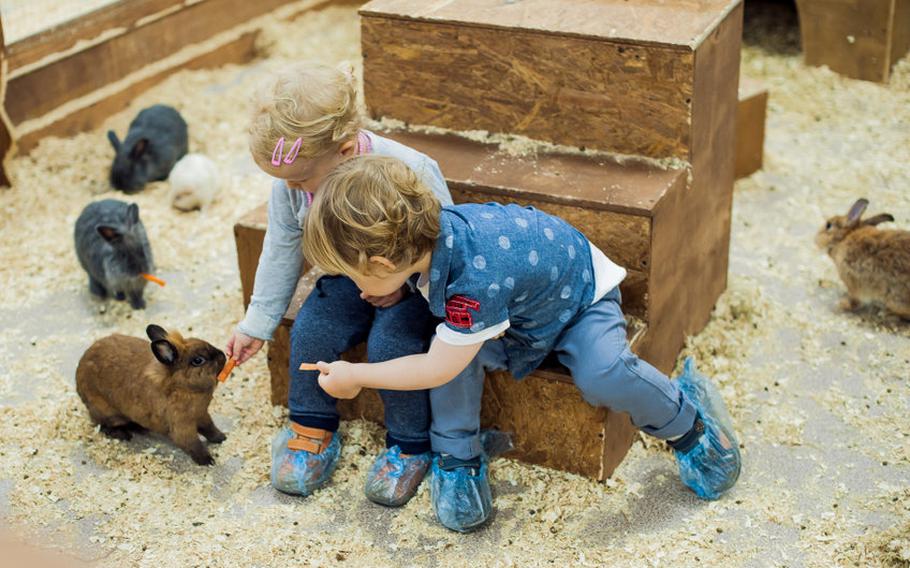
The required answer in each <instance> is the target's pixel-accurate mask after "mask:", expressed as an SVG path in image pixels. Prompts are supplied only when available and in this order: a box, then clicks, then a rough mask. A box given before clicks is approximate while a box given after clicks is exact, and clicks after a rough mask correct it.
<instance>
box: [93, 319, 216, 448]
mask: <svg viewBox="0 0 910 568" xmlns="http://www.w3.org/2000/svg"><path fill="white" fill-rule="evenodd" d="M146 333H147V334H148V336H149V339H151V341H152V342H151V345H150V344H149V342H148V341H146V340H144V339H140V338H138V337H129V336H126V335H120V334H114V335H109V336H107V337H105V338H103V339H99V340H98V341H96V342H95V343H93V344H92V346H91V347H89V348H88V350H86V352H85V353H84V354H83V355H82V359H80V360H79V366H78V367H77V368H76V392H78V393H79V397H80V398H81V399H82V402H84V403H85V405H86V406H87V407H88V412H89V415H90V416H91V418H92V421H94V422H96V423H98V424H100V425H101V431H102V432H104V433H105V434H107V435H108V436H111V437H113V438H119V439H122V440H129V439H130V438H131V437H132V434H131V433H130V430H133V429H136V427H137V426H138V427H141V428H145V429H148V430H151V431H153V432H157V433H159V434H161V435H164V436H167V437H169V438H170V439H171V440H172V441H173V442H174V443H175V444H177V446H178V447H179V448H180V449H182V450H183V451H185V452H186V453H188V454H189V455H190V457H192V458H193V461H195V462H196V463H198V464H200V465H211V464H212V463H214V460H213V459H212V456H211V454H209V452H208V450H207V449H206V448H205V446H203V445H202V442H201V441H200V440H199V434H202V435H203V436H205V438H206V439H207V440H208V441H209V442H212V443H216V444H217V443H220V442H223V441H224V440H225V435H224V434H223V433H222V432H221V430H219V429H218V428H217V427H216V426H215V423H214V422H213V421H212V417H211V416H210V415H209V412H208V407H209V403H210V402H211V401H212V393H213V392H214V391H215V385H216V384H217V381H216V377H217V376H218V373H219V371H221V368H222V367H223V366H224V363H225V356H224V353H222V352H221V351H219V350H218V349H216V348H215V347H213V346H212V345H210V344H209V343H206V342H205V341H202V340H201V339H195V338H189V339H184V338H183V337H182V336H181V335H180V334H179V333H177V332H170V333H168V332H167V331H165V330H164V329H163V328H161V327H159V326H157V325H150V326H148V328H146Z"/></svg>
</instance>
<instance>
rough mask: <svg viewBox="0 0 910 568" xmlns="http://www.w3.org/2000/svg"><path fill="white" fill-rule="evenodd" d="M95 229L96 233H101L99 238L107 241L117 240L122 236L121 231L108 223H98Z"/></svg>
mask: <svg viewBox="0 0 910 568" xmlns="http://www.w3.org/2000/svg"><path fill="white" fill-rule="evenodd" d="M95 230H96V231H98V234H99V235H101V238H103V239H104V240H106V241H107V242H109V243H112V242H114V241H117V240H119V239H120V238H122V237H123V233H121V232H120V231H118V230H117V229H115V228H114V227H111V226H109V225H98V226H97V227H95Z"/></svg>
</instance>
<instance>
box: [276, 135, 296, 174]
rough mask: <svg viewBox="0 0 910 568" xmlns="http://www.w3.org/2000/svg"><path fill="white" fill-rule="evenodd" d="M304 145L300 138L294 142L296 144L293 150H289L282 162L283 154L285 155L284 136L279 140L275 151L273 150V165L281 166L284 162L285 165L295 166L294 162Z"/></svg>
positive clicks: (292, 147)
mask: <svg viewBox="0 0 910 568" xmlns="http://www.w3.org/2000/svg"><path fill="white" fill-rule="evenodd" d="M301 144H303V140H302V139H301V138H298V139H297V140H295V141H294V144H293V145H292V146H291V149H290V150H288V153H287V154H285V155H284V159H283V160H282V157H281V154H283V153H284V136H282V137H281V138H279V139H278V143H277V144H275V149H274V150H272V165H273V166H275V167H276V168H277V167H280V166H281V162H282V161H283V162H284V163H285V164H293V163H294V160H296V159H297V154H299V153H300V146H301Z"/></svg>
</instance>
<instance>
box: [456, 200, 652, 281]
mask: <svg viewBox="0 0 910 568" xmlns="http://www.w3.org/2000/svg"><path fill="white" fill-rule="evenodd" d="M449 190H450V191H451V193H452V199H453V200H454V201H455V203H487V202H489V201H496V202H497V203H517V204H518V205H523V206H524V205H533V206H534V207H536V208H538V209H540V210H541V211H546V212H547V213H550V214H551V215H556V216H557V217H560V218H562V219H563V220H565V221H567V222H569V223H571V224H572V225H573V226H574V227H575V228H577V229H578V230H580V231H581V232H582V233H584V234H585V235H586V236H587V237H588V239H589V240H590V241H591V242H593V243H594V244H595V245H597V247H598V248H599V249H600V250H602V251H604V253H606V255H607V256H609V257H610V259H611V260H613V262H616V263H617V264H619V265H621V266H623V267H625V268H627V269H629V270H637V271H641V272H647V270H648V266H649V264H650V260H651V251H650V249H651V219H650V218H648V217H642V216H640V215H626V214H623V213H614V212H612V211H603V210H596V209H595V210H592V209H585V208H582V207H574V206H571V205H560V204H557V203H550V202H548V201H542V200H541V199H539V198H536V196H533V195H527V194H524V193H520V192H501V191H496V190H489V189H485V188H483V189H481V188H478V189H474V188H470V187H461V186H459V185H454V184H453V185H451V186H450V187H449Z"/></svg>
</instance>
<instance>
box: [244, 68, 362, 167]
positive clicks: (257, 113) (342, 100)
mask: <svg viewBox="0 0 910 568" xmlns="http://www.w3.org/2000/svg"><path fill="white" fill-rule="evenodd" d="M362 125H363V117H362V115H361V114H360V109H359V108H358V107H357V85H356V81H355V79H354V75H353V69H350V66H348V68H347V69H345V68H343V67H332V66H330V65H324V64H322V63H316V62H312V61H306V62H302V63H297V64H294V65H292V66H290V67H289V68H287V69H284V70H282V71H281V72H280V73H278V74H277V75H276V76H275V78H274V80H273V82H272V83H271V84H270V85H269V86H268V87H267V88H265V89H263V90H262V91H260V92H259V93H258V94H257V98H256V101H255V103H254V110H253V117H252V121H251V123H250V151H251V152H252V154H253V158H254V159H255V160H257V161H261V162H268V161H269V160H270V159H271V157H272V152H273V151H274V150H275V145H276V144H277V143H278V140H279V139H280V138H282V137H283V138H284V139H285V141H286V144H287V146H288V147H290V146H291V145H292V144H293V143H294V142H295V141H296V140H297V139H298V138H300V139H301V146H300V152H299V153H298V155H299V156H300V157H301V158H315V157H317V156H321V155H323V154H326V153H328V152H330V151H332V150H333V149H335V148H336V147H337V146H338V145H339V144H340V143H342V142H344V141H345V140H348V139H350V138H352V137H353V136H355V135H356V134H357V131H358V130H360V128H361V126H362Z"/></svg>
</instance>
